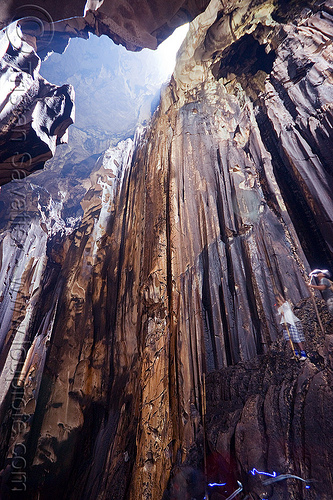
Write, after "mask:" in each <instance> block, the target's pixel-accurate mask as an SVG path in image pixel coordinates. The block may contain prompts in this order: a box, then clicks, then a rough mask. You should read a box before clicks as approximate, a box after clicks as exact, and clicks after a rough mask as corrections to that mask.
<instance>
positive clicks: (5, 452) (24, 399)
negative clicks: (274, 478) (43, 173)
mask: <svg viewBox="0 0 333 500" xmlns="http://www.w3.org/2000/svg"><path fill="white" fill-rule="evenodd" d="M304 6H305V3H303V2H295V3H293V5H292V6H291V7H289V8H286V5H285V3H284V2H278V3H277V4H274V5H272V4H271V3H270V2H262V3H260V5H259V6H258V2H255V1H253V2H250V1H244V2H238V6H237V9H235V6H234V4H233V2H230V3H229V2H228V3H227V2H226V3H221V2H220V1H217V0H216V1H215V0H213V1H212V2H211V3H210V5H209V8H208V9H207V10H206V12H205V13H204V14H202V15H201V16H199V17H197V18H196V19H195V21H194V22H193V23H192V25H191V27H190V33H189V36H188V39H187V42H186V43H185V44H184V45H183V48H182V50H181V53H180V55H179V61H178V64H177V67H176V70H175V73H174V77H173V79H172V81H171V82H170V84H169V86H168V87H167V88H166V89H165V91H164V94H163V95H162V99H161V103H160V106H159V109H158V111H157V112H156V113H155V115H154V118H153V120H152V123H151V125H150V126H149V128H147V129H143V130H140V131H138V132H137V135H136V137H135V139H134V141H131V140H127V141H124V142H122V143H120V144H119V145H118V146H117V147H116V148H111V149H109V150H108V151H107V152H106V153H105V155H104V157H103V158H102V159H101V161H100V162H99V163H98V165H96V167H95V169H94V170H93V172H92V174H91V178H90V179H91V188H90V189H89V191H88V192H87V194H86V195H85V196H84V198H83V199H82V202H81V205H82V209H83V211H84V215H83V218H82V220H81V222H80V224H79V226H78V227H76V228H73V227H68V226H66V225H65V226H62V227H60V228H59V231H56V230H53V227H54V225H55V224H56V222H53V221H55V220H56V219H57V218H56V213H57V211H56V208H57V207H56V206H55V205H54V203H52V201H51V200H50V199H49V198H48V199H42V198H41V195H40V193H39V194H38V192H37V193H35V194H34V191H32V192H31V193H30V194H27V195H26V200H27V203H26V206H25V212H26V213H28V214H29V219H28V218H26V219H24V221H23V223H22V224H21V225H20V228H21V229H22V230H23V232H22V233H21V236H19V235H18V234H17V235H16V237H15V238H14V237H13V234H14V233H13V231H14V228H15V224H14V223H15V221H16V226H17V218H16V217H13V216H12V217H11V216H9V217H8V221H9V222H8V223H7V226H6V228H4V230H3V233H2V235H1V245H2V246H1V252H2V253H1V256H2V258H1V273H2V276H3V280H7V281H6V283H7V285H6V286H7V288H6V289H4V299H3V302H1V303H0V314H2V315H3V316H2V317H3V318H4V319H3V321H2V323H1V332H0V333H1V339H2V346H3V348H2V349H3V350H2V352H3V354H2V357H1V358H0V362H1V370H2V372H1V381H0V387H1V418H2V432H1V441H0V445H1V450H2V456H3V457H4V458H3V463H2V466H3V472H2V477H3V481H2V490H3V491H4V492H5V493H4V494H7V496H9V497H10V496H13V497H14V495H15V492H14V493H13V491H14V489H16V491H20V494H21V495H23V497H26V498H29V499H37V498H39V499H44V498H48V499H51V498H69V499H73V500H74V499H77V498H80V499H95V498H99V499H117V500H119V499H124V500H125V499H126V500H127V499H130V500H137V499H146V500H148V499H151V500H155V499H156V500H159V499H162V498H163V500H167V499H178V498H197V499H199V498H200V499H202V498H203V497H204V496H206V497H207V496H208V494H209V495H210V498H212V499H213V498H214V499H219V498H220V499H221V498H222V499H223V498H227V496H228V495H230V494H232V492H233V491H234V490H236V488H237V481H241V483H242V486H243V492H242V493H241V494H242V495H243V498H244V499H245V498H248V499H249V498H252V499H256V500H257V499H259V498H271V499H274V500H280V499H281V500H282V499H283V500H284V499H292V500H301V499H303V498H309V499H313V500H314V499H317V498H321V499H322V500H329V499H331V498H332V495H333V489H332V488H333V486H332V480H331V477H330V470H331V468H332V458H331V457H332V442H331V437H330V436H331V435H332V429H331V420H332V419H331V418H330V414H331V408H332V403H331V400H332V390H331V383H330V381H331V369H332V366H331V356H330V349H331V347H330V344H331V334H332V333H333V332H332V328H331V326H330V324H329V319H328V316H327V311H326V309H325V307H326V306H325V304H323V303H322V302H320V300H319V298H317V303H318V307H319V314H320V315H321V317H322V320H323V324H324V328H325V331H326V334H327V335H326V338H325V336H324V334H322V333H320V330H319V325H318V323H317V319H316V316H315V311H314V309H313V305H312V302H311V300H310V299H309V297H308V289H307V286H306V276H307V275H306V273H307V271H308V270H309V263H310V264H311V265H319V263H320V264H323V262H325V265H327V264H330V263H331V262H332V252H331V250H332V246H331V245H332V244H331V232H332V213H333V212H332V210H330V209H329V207H330V206H331V203H332V196H331V191H330V189H331V186H332V170H331V165H330V163H329V162H330V161H331V157H332V155H331V154H330V150H329V148H331V144H332V142H331V138H332V135H331V134H332V108H331V103H332V97H333V94H332V90H333V81H332V78H331V69H330V68H331V66H332V60H331V57H332V56H331V54H332V40H331V35H330V34H331V33H332V15H333V11H332V4H331V2H329V1H327V2H322V3H321V4H320V5H319V6H318V4H316V5H314V6H312V5H310V7H312V10H311V9H310V7H308V4H307V8H306V9H305V10H304V9H303V10H302V7H304ZM259 7H260V8H259ZM19 185H21V184H19ZM22 185H23V184H22ZM24 186H26V185H25V184H24ZM34 197H35V199H37V201H34ZM36 207H37V208H36ZM43 207H44V208H43ZM13 210H14V209H13ZM58 223H59V224H60V226H61V222H60V221H58ZM69 233H70V234H69ZM9 248H10V250H9ZM10 252H11V254H10ZM8 255H13V258H11V259H10V258H9V257H8ZM4 282H5V281H4ZM277 292H280V293H283V294H285V295H286V296H287V297H288V298H289V299H290V300H292V301H293V302H294V303H297V304H298V306H299V309H298V311H299V312H297V315H298V316H300V318H301V319H302V320H303V324H304V327H305V334H306V338H307V344H308V347H309V350H310V352H311V353H312V354H311V357H310V359H309V360H307V361H305V362H304V365H302V366H301V365H296V362H295V361H293V362H292V361H290V360H289V356H290V351H288V350H287V349H286V348H285V349H284V348H283V347H282V342H281V340H280V334H279V325H278V323H277V318H276V308H275V306H274V303H275V294H276V293H277ZM205 381H207V384H205ZM206 385H207V390H206ZM317 394H318V396H317ZM253 469H256V470H257V471H261V472H266V473H270V474H273V471H275V472H277V473H279V474H293V475H297V476H299V477H301V478H303V479H307V480H310V479H311V480H313V482H312V483H309V484H310V486H311V488H310V489H309V490H308V489H305V485H306V483H304V482H302V481H301V480H299V479H295V478H294V479H290V478H289V479H283V480H282V479H281V478H280V479H281V481H279V482H278V483H271V484H268V485H266V484H264V481H265V476H264V475H263V474H259V475H258V474H257V475H251V474H250V471H251V470H253ZM254 474H255V472H254ZM266 477H267V476H266ZM225 478H226V480H225ZM208 481H209V482H211V483H213V482H221V483H222V482H223V483H224V482H227V484H226V489H221V488H219V487H216V486H215V487H211V486H208ZM309 484H308V485H309ZM207 488H212V489H211V490H210V491H209V493H207ZM24 490H26V493H22V492H23V491H24ZM6 492H7V493H6ZM11 492H12V493H11ZM305 495H306V496H305Z"/></svg>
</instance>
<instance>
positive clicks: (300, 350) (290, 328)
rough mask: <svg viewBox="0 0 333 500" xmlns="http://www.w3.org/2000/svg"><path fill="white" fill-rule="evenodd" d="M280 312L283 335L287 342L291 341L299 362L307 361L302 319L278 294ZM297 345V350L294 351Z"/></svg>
mask: <svg viewBox="0 0 333 500" xmlns="http://www.w3.org/2000/svg"><path fill="white" fill-rule="evenodd" d="M276 300H277V305H278V312H279V314H280V315H281V320H280V324H283V325H284V329H283V335H284V338H285V340H289V341H290V344H291V347H292V350H293V352H294V355H295V357H296V358H298V359H299V361H305V360H306V359H307V354H306V352H305V348H304V346H303V342H305V337H304V333H303V328H302V323H301V321H300V319H298V318H297V316H295V314H294V313H293V311H292V309H291V305H290V303H289V302H288V301H287V300H285V299H284V298H283V297H282V295H280V294H278V295H277V296H276ZM293 344H296V346H297V349H294V345H293Z"/></svg>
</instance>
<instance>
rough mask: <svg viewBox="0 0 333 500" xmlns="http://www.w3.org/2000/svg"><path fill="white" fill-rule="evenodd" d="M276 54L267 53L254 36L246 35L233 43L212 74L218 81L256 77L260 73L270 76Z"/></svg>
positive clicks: (273, 52)
mask: <svg viewBox="0 0 333 500" xmlns="http://www.w3.org/2000/svg"><path fill="white" fill-rule="evenodd" d="M275 57H276V54H275V51H274V50H271V51H270V52H269V53H267V52H266V49H265V46H264V45H262V44H260V43H259V42H258V40H256V39H255V38H254V36H253V35H249V34H246V35H244V36H242V38H240V39H239V40H237V41H236V42H235V43H233V44H232V45H231V46H230V47H229V48H228V49H226V51H225V52H224V53H223V58H222V60H221V61H220V62H218V63H216V64H215V65H214V66H213V68H212V72H213V75H214V76H215V78H216V79H218V80H219V79H221V78H223V79H227V80H228V79H229V78H230V75H233V78H234V77H235V76H236V77H238V78H239V77H243V76H246V75H252V76H254V75H255V74H256V73H257V72H258V71H263V72H264V73H266V74H269V73H270V72H271V71H272V68H273V62H274V60H275Z"/></svg>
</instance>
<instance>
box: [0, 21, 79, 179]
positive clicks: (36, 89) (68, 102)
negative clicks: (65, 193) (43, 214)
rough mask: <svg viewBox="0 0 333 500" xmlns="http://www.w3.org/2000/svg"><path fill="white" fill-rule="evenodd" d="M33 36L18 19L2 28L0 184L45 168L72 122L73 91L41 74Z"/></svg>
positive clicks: (0, 42)
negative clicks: (20, 26) (28, 34)
mask: <svg viewBox="0 0 333 500" xmlns="http://www.w3.org/2000/svg"><path fill="white" fill-rule="evenodd" d="M34 41H35V39H34V38H32V37H24V35H23V34H22V32H21V30H20V28H19V26H18V24H17V23H13V24H11V25H10V26H9V27H8V28H7V29H6V30H2V31H1V32H0V44H1V52H0V58H1V59H0V78H1V97H0V100H1V103H2V106H1V114H0V147H1V153H0V168H1V172H0V185H3V184H5V183H7V182H10V181H11V180H14V179H20V178H24V177H26V176H27V175H29V174H31V173H32V172H34V171H36V170H38V169H40V168H43V166H44V163H45V161H46V160H48V159H49V158H51V156H52V155H53V154H54V152H55V148H56V145H57V144H59V143H61V142H65V140H66V130H67V128H68V126H69V125H71V124H72V123H73V121H74V91H73V88H72V87H71V86H70V85H63V86H62V87H57V86H56V85H51V84H50V83H48V82H47V81H46V80H44V78H41V77H40V76H39V74H38V72H39V68H40V59H39V57H38V56H37V54H36V52H35V50H34V49H33V45H34Z"/></svg>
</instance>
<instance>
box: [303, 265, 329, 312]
mask: <svg viewBox="0 0 333 500" xmlns="http://www.w3.org/2000/svg"><path fill="white" fill-rule="evenodd" d="M309 276H310V277H311V280H310V283H309V284H308V286H309V288H313V289H315V290H320V291H321V293H322V294H323V297H324V300H326V305H327V308H328V310H329V312H330V314H331V315H332V316H333V283H332V282H331V281H330V280H329V278H330V277H331V273H330V272H329V271H327V269H315V270H314V271H312V272H311V273H310V274H309ZM314 277H317V278H318V279H319V285H313V284H312V283H311V281H312V278H314Z"/></svg>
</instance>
